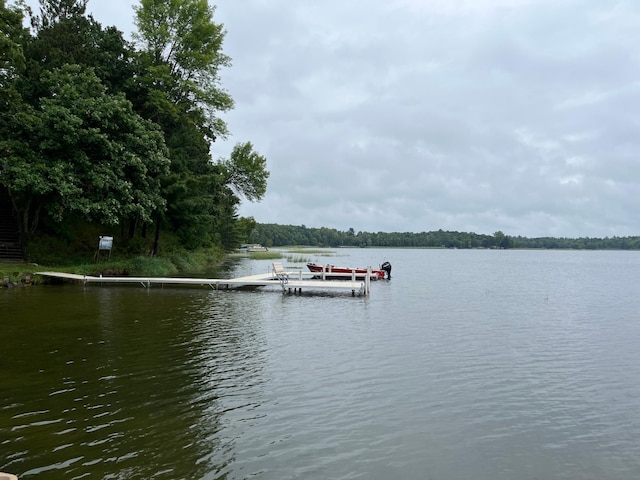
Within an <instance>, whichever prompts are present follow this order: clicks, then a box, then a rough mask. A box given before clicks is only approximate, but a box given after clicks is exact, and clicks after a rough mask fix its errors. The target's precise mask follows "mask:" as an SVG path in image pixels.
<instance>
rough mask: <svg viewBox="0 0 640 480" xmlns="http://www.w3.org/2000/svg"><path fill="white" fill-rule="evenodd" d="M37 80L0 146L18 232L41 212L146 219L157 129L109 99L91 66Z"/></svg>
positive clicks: (158, 158)
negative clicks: (36, 97)
mask: <svg viewBox="0 0 640 480" xmlns="http://www.w3.org/2000/svg"><path fill="white" fill-rule="evenodd" d="M42 83H43V85H44V88H45V90H46V92H47V95H45V96H44V97H43V98H42V99H41V100H40V102H39V103H38V104H37V105H35V106H32V107H30V108H29V109H27V110H26V111H25V112H24V113H23V114H22V115H20V116H18V117H17V118H16V122H15V123H14V126H13V128H14V133H15V135H14V136H13V138H4V139H2V140H1V141H0V149H1V150H2V151H4V152H6V156H5V160H6V166H5V168H4V169H3V181H4V182H5V185H6V186H8V187H9V190H10V193H11V196H12V198H13V200H14V203H15V204H16V206H17V208H18V210H19V212H20V214H21V218H22V228H23V232H24V233H27V234H30V233H33V232H35V230H36V228H37V226H38V219H39V215H40V213H41V212H42V211H44V212H46V213H47V214H48V215H50V216H51V217H52V218H54V219H56V220H62V219H64V218H68V216H69V215H78V216H80V217H81V218H84V219H85V220H87V221H95V222H98V223H103V224H110V225H117V224H120V223H121V222H123V221H125V220H128V219H131V218H134V219H140V220H141V221H151V219H152V215H153V214H154V213H155V212H157V211H158V210H161V209H162V208H164V200H163V198H162V197H161V195H160V183H159V176H160V175H161V174H163V173H165V172H166V171H167V170H168V164H169V160H168V158H167V156H166V147H165V145H164V140H163V137H162V133H161V132H160V131H159V129H158V128H157V126H155V125H154V124H152V123H151V122H149V121H148V120H144V119H143V118H141V117H140V116H139V115H137V114H136V113H135V112H133V110H132V107H131V104H130V102H128V101H127V100H126V99H125V97H124V96H123V95H122V94H118V95H109V94H108V93H107V91H106V87H105V86H104V85H103V84H102V83H101V82H100V80H99V79H98V78H97V77H96V76H95V74H94V73H93V70H92V69H85V68H83V67H81V66H78V65H67V66H65V67H63V68H62V69H54V70H53V71H51V72H45V73H44V74H43V77H42Z"/></svg>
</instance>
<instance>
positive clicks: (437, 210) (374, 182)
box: [33, 0, 640, 237]
mask: <svg viewBox="0 0 640 480" xmlns="http://www.w3.org/2000/svg"><path fill="white" fill-rule="evenodd" d="M33 3H37V2H35V1H34V2H33ZM210 3H211V4H215V5H217V7H216V13H215V17H214V18H215V21H216V22H218V23H223V24H224V25H225V28H226V30H227V35H226V39H225V43H224V52H225V53H226V54H228V55H229V56H230V57H231V58H232V60H233V65H232V67H230V68H228V69H226V70H225V71H223V72H222V81H223V85H224V87H225V88H226V89H227V90H228V91H229V92H230V93H231V95H232V97H233V98H234V100H235V103H236V105H235V109H234V110H233V111H232V112H229V113H228V114H225V115H223V118H224V119H225V120H226V121H227V123H228V125H229V128H230V131H231V133H232V136H231V137H230V138H229V140H228V141H226V142H224V143H216V144H215V145H214V146H213V152H214V158H218V157H221V156H222V157H228V155H229V152H230V150H231V148H232V146H233V145H234V144H235V143H237V142H244V141H251V142H252V143H253V144H254V147H255V149H256V150H257V151H258V152H259V153H261V154H262V155H264V156H265V157H266V158H267V162H268V167H267V168H268V170H269V171H270V172H271V176H270V178H269V185H268V191H267V194H266V196H265V198H264V200H263V201H262V202H260V203H256V204H251V203H248V202H243V205H242V206H241V208H240V214H241V215H243V216H249V215H251V216H253V217H254V218H255V219H256V220H257V221H258V222H260V223H279V224H292V225H306V226H308V227H322V226H325V227H330V228H337V229H338V230H347V229H349V228H353V229H354V230H355V231H356V232H358V231H361V230H362V231H372V232H377V231H385V232H391V231H403V232H404V231H411V232H421V231H430V230H438V229H443V230H458V231H467V232H476V233H485V234H492V233H494V232H495V231H498V230H501V231H503V232H504V233H506V234H509V235H523V236H527V237H538V236H547V235H550V236H557V237H562V236H564V237H579V236H590V237H605V236H614V235H618V236H627V235H640V208H639V205H638V201H639V200H640V161H639V160H640V159H639V158H638V154H639V153H640V48H639V47H638V46H639V45H640V2H638V1H637V0H629V1H613V0H612V1H602V0H562V1H558V0H366V1H365V0H323V1H321V2H320V1H318V0H313V1H312V0H286V1H285V0H218V1H217V2H210ZM134 4H137V2H136V1H135V0H110V1H109V2H105V1H104V0H90V1H89V4H88V6H89V10H90V11H91V12H93V13H94V16H95V18H96V20H98V21H100V22H101V23H102V24H103V25H105V26H106V25H115V26H116V27H118V28H119V29H120V30H123V31H124V32H125V33H126V36H127V37H129V33H130V31H131V30H132V29H133V28H134V27H133V10H132V5H134Z"/></svg>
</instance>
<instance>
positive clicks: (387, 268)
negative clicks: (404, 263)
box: [380, 262, 391, 280]
mask: <svg viewBox="0 0 640 480" xmlns="http://www.w3.org/2000/svg"><path fill="white" fill-rule="evenodd" d="M380 270H384V271H385V272H387V280H391V264H390V263H389V262H384V263H383V264H382V265H380Z"/></svg>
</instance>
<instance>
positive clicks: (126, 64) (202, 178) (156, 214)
mask: <svg viewBox="0 0 640 480" xmlns="http://www.w3.org/2000/svg"><path fill="white" fill-rule="evenodd" d="M86 4H87V0H40V11H39V13H38V14H33V12H31V10H30V9H29V8H27V7H26V6H24V4H22V3H21V2H16V4H15V5H12V6H11V5H7V3H6V0H0V105H1V107H2V108H1V111H0V188H4V189H6V190H7V191H8V192H9V195H10V198H11V200H12V202H13V205H14V208H15V210H16V212H17V213H18V215H19V220H20V228H21V233H22V237H23V240H24V241H25V242H29V241H31V240H34V239H37V238H39V237H42V236H46V235H51V236H54V237H55V236H58V237H59V236H61V235H62V236H67V237H70V236H74V235H77V234H79V233H81V232H83V231H91V232H94V231H95V228H102V227H104V229H106V230H107V231H109V232H110V233H111V232H113V233H114V234H115V236H116V237H118V236H119V237H121V238H119V239H118V241H119V242H120V245H122V244H123V243H124V242H128V244H129V245H133V246H136V248H140V249H143V250H144V252H149V251H151V252H152V253H157V252H158V249H159V245H160V239H161V232H168V233H169V234H170V235H171V237H172V238H174V239H175V238H177V239H178V240H179V242H180V244H181V245H182V246H183V247H185V248H188V249H198V248H202V247H211V246H218V247H222V248H225V249H231V248H234V247H236V246H237V245H238V244H239V243H241V242H242V241H245V240H246V238H243V235H244V232H246V225H245V224H246V221H245V222H239V219H238V216H237V208H238V205H239V203H240V201H241V199H242V198H244V199H246V200H249V201H259V200H260V199H262V197H263V196H264V194H265V192H266V186H267V178H268V176H269V172H268V171H267V170H266V160H265V158H264V157H262V156H261V155H259V154H258V153H256V152H255V151H254V150H253V145H252V144H251V143H250V142H244V143H239V144H237V145H236V146H235V148H234V149H233V151H232V153H231V155H230V158H228V159H225V158H220V159H217V160H216V161H214V160H213V159H212V156H211V144H212V143H213V142H215V140H216V139H219V138H225V136H226V135H227V126H226V124H225V122H224V121H223V120H222V119H221V118H220V117H219V115H220V113H221V112H225V111H227V110H229V109H231V108H232V107H233V100H232V99H231V97H230V96H229V94H228V93H227V92H226V91H225V90H224V89H223V88H222V86H221V84H220V78H219V69H220V68H222V67H226V66H228V65H229V64H230V59H229V58H228V57H227V56H226V55H224V54H223V53H222V42H223V39H224V28H223V26H222V25H221V24H217V23H215V22H214V20H213V15H214V12H215V10H214V8H212V7H210V6H209V4H208V2H207V0H172V1H171V2H166V1H164V0H140V4H139V5H138V6H137V7H136V9H135V12H136V25H137V27H138V31H137V32H136V33H135V39H136V40H137V43H135V44H134V43H130V42H127V41H126V40H125V39H124V38H123V35H122V33H121V32H120V31H118V30H117V29H116V28H115V27H106V28H105V27H103V26H102V25H101V24H99V23H98V22H97V21H95V19H94V18H93V17H92V16H90V15H87V14H86ZM25 19H30V21H31V28H25V27H24V22H25ZM114 227H115V228H114ZM109 229H110V230H109ZM151 231H153V232H155V234H154V235H153V236H151V235H148V232H151ZM140 253H141V252H140Z"/></svg>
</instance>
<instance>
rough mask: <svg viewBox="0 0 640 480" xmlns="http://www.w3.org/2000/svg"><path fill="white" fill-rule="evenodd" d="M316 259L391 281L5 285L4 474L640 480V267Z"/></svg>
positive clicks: (524, 254)
mask: <svg viewBox="0 0 640 480" xmlns="http://www.w3.org/2000/svg"><path fill="white" fill-rule="evenodd" d="M313 256H314V258H313V260H315V261H318V262H320V263H328V262H331V263H334V264H346V265H353V266H358V265H365V266H366V265H368V264H371V265H373V266H377V265H379V264H380V263H382V262H383V261H384V260H389V261H390V262H391V263H392V265H393V279H392V280H391V281H390V282H386V281H385V282H376V283H374V284H373V285H372V293H371V296H370V297H355V298H353V297H351V296H350V295H349V294H343V293H337V294H336V293H329V294H327V293H323V294H317V293H312V292H304V293H303V295H301V296H300V295H284V296H283V295H282V294H280V293H279V292H278V291H277V290H265V291H255V292H248V291H220V292H216V291H211V290H207V289H203V288H196V289H188V288H166V287H165V288H164V289H163V288H159V287H156V288H151V289H148V290H147V289H144V288H142V287H119V286H108V287H100V286H88V287H86V288H84V287H82V286H69V285H66V286H48V287H31V288H15V289H4V290H0V329H1V330H0V331H1V332H2V333H1V335H2V338H1V342H0V471H6V472H11V473H15V474H18V475H19V476H20V478H21V479H31V478H33V479H36V478H37V479H49V478H51V479H151V478H154V479H226V480H231V479H247V478H255V479H389V478H394V479H447V480H448V479H480V480H482V479H487V480H489V479H492V480H493V479H564V478H566V479H603V478H606V479H637V478H640V349H639V348H638V346H639V345H640V322H639V318H640V315H639V313H638V312H640V295H639V285H640V252H564V251H487V250H479V251H468V250H391V249H390V250H383V249H356V250H334V251H332V252H331V251H327V255H326V256H320V255H318V254H313ZM284 263H285V264H288V265H289V266H291V267H300V265H301V264H293V263H290V262H287V261H285V262H284ZM269 264H270V262H265V261H251V260H248V259H242V260H238V261H237V263H236V264H234V265H233V266H232V269H231V271H229V272H228V273H227V275H229V276H236V275H245V274H251V273H262V272H266V271H267V270H268V267H269Z"/></svg>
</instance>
